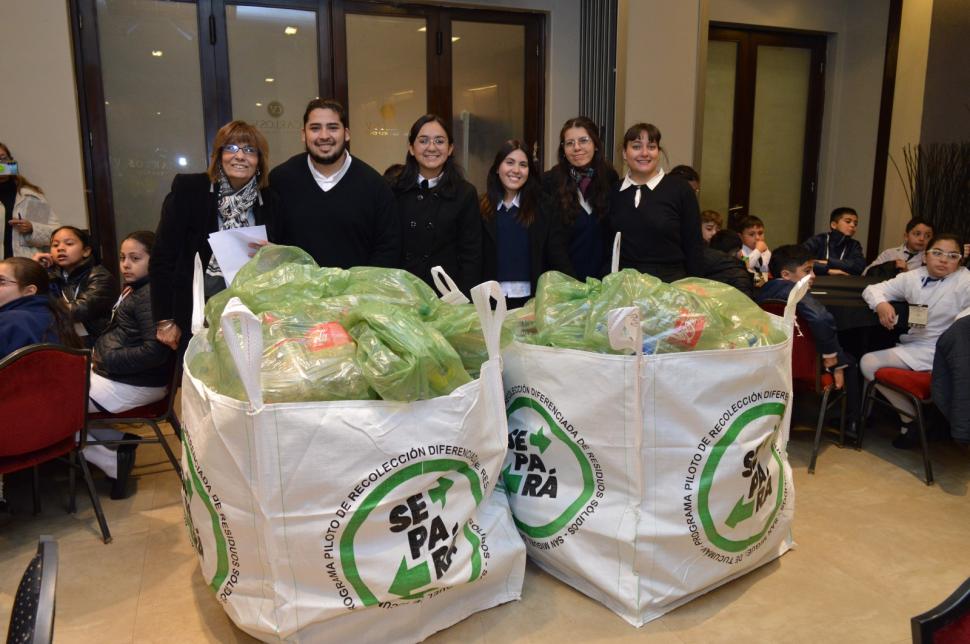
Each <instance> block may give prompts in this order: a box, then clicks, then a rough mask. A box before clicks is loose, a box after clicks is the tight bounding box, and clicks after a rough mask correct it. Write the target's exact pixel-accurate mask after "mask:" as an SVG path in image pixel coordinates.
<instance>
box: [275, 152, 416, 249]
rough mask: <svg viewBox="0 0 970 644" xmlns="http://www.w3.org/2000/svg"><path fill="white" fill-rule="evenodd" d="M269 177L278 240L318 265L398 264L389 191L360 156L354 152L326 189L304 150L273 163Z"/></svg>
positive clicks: (396, 230)
mask: <svg viewBox="0 0 970 644" xmlns="http://www.w3.org/2000/svg"><path fill="white" fill-rule="evenodd" d="M269 182H270V187H271V188H272V189H273V190H274V191H275V192H276V193H277V194H278V196H279V211H278V213H277V215H276V219H277V221H276V225H275V226H274V229H275V231H276V233H275V238H276V239H275V240H274V241H276V242H277V243H279V244H285V245H290V246H299V247H300V248H302V249H303V250H305V251H306V252H308V253H309V254H310V255H312V256H313V259H314V260H315V261H316V262H317V264H319V265H320V266H335V267H339V268H350V267H351V266H384V267H389V268H396V267H398V266H400V262H401V233H400V224H399V223H398V220H397V210H396V207H395V204H394V195H393V193H392V192H391V188H390V187H389V186H388V185H387V182H386V181H384V179H383V177H381V175H379V174H378V173H377V172H376V171H375V170H374V169H373V168H371V167H370V166H369V165H367V164H366V163H364V162H363V161H361V160H360V159H358V158H356V157H353V159H352V161H351V164H350V167H349V168H348V169H347V173H346V174H345V175H344V176H343V177H342V178H341V179H340V181H339V182H338V183H337V185H335V186H334V187H333V188H331V189H330V190H329V191H327V192H324V191H323V190H321V189H320V186H319V185H317V182H316V181H315V180H314V178H313V175H311V174H310V167H309V165H308V164H307V155H306V153H302V154H297V155H295V156H293V157H291V158H290V159H288V160H287V161H284V162H283V163H282V164H280V165H278V166H276V167H275V168H273V171H272V172H270V174H269Z"/></svg>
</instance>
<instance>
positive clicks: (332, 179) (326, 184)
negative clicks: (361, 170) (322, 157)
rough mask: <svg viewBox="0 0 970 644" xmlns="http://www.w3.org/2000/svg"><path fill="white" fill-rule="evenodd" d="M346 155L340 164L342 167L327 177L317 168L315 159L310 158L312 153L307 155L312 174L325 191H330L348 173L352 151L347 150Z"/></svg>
mask: <svg viewBox="0 0 970 644" xmlns="http://www.w3.org/2000/svg"><path fill="white" fill-rule="evenodd" d="M344 156H345V158H344V164H343V165H342V166H340V169H339V170H337V171H336V172H334V173H333V174H332V175H330V176H329V177H327V176H324V175H323V173H321V172H320V171H319V170H317V168H316V166H314V165H313V159H311V158H310V155H309V154H308V155H306V162H307V165H309V166H310V175H312V176H313V180H314V181H316V182H317V185H318V186H320V189H321V190H323V191H324V192H330V190H331V189H332V188H333V187H334V186H335V185H337V183H338V182H339V181H340V180H341V179H343V178H344V175H345V174H347V170H348V169H349V168H350V161H351V159H350V152H347V151H346V150H345V151H344Z"/></svg>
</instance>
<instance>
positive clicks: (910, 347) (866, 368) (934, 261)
mask: <svg viewBox="0 0 970 644" xmlns="http://www.w3.org/2000/svg"><path fill="white" fill-rule="evenodd" d="M962 249H963V245H962V244H961V242H960V239H959V238H958V237H957V236H956V235H951V234H948V233H944V234H940V235H937V236H936V237H934V238H933V240H932V241H931V242H930V243H929V245H928V248H927V251H926V266H923V267H922V268H918V269H916V270H911V271H906V272H905V273H900V274H899V275H897V276H896V277H894V278H893V279H891V280H888V281H885V282H880V283H879V284H873V285H871V286H869V287H867V288H866V290H864V291H863V292H862V297H863V299H865V301H866V304H868V305H869V308H871V309H872V310H873V311H875V312H876V314H877V315H878V316H879V323H880V324H882V325H883V326H884V327H886V328H887V329H892V328H893V327H894V326H895V325H896V312H895V310H894V309H893V307H892V305H891V304H890V302H891V301H902V300H905V301H906V302H907V303H908V304H909V331H908V332H907V333H905V334H904V335H903V336H901V337H900V339H899V344H897V345H896V346H895V347H893V348H891V349H884V350H882V351H873V352H872V353H867V354H866V355H864V356H862V362H861V364H860V367H861V368H862V375H863V376H864V377H865V378H866V379H867V380H872V379H873V378H874V377H875V374H876V371H877V370H879V369H881V368H882V367H895V368H898V369H912V370H913V371H929V370H931V369H932V368H933V356H934V353H935V352H936V340H937V338H939V337H940V335H941V334H942V333H943V332H944V331H946V330H947V329H948V328H949V327H950V325H951V324H953V322H954V320H956V319H957V318H959V317H962V316H963V315H966V314H968V313H970V271H967V269H965V268H963V267H962V266H960V260H961V259H962V257H963V253H962ZM879 391H880V392H881V393H882V394H883V395H884V396H885V397H886V399H887V400H889V402H891V403H892V404H893V405H894V406H895V407H897V408H899V409H902V410H905V411H907V412H910V413H915V411H916V410H914V409H912V405H911V404H910V403H909V402H908V401H907V400H906V398H905V397H903V396H901V395H900V394H897V393H895V392H893V391H889V390H886V389H883V388H880V389H879ZM900 420H901V421H902V425H901V427H900V431H901V435H900V436H899V437H897V438H896V440H894V441H893V446H894V447H899V448H901V449H906V448H909V447H914V446H915V445H916V444H917V440H918V437H917V436H916V432H910V431H908V427H907V426H906V425H905V422H906V421H905V419H904V418H903V416H902V415H900Z"/></svg>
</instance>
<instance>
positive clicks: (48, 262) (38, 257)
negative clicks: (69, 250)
mask: <svg viewBox="0 0 970 644" xmlns="http://www.w3.org/2000/svg"><path fill="white" fill-rule="evenodd" d="M31 259H32V260H34V261H35V262H37V263H38V264H40V265H41V266H43V267H44V268H50V267H51V266H53V265H54V258H53V257H51V254H50V253H34V254H33V256H32V257H31Z"/></svg>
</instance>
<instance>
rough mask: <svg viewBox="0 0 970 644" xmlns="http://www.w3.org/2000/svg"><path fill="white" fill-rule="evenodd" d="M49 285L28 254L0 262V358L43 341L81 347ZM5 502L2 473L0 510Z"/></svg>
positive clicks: (4, 507)
mask: <svg viewBox="0 0 970 644" xmlns="http://www.w3.org/2000/svg"><path fill="white" fill-rule="evenodd" d="M49 288H50V280H49V279H48V277H47V271H45V270H44V268H43V267H42V266H41V265H40V264H38V263H37V262H35V261H33V260H30V259H27V258H26V257H8V258H7V259H5V260H3V261H0V359H3V358H5V357H6V356H8V355H9V354H11V353H13V352H14V351H16V350H17V349H22V348H23V347H26V346H28V345H31V344H40V343H43V342H52V343H55V344H64V345H67V346H69V347H73V348H75V349H79V348H81V340H80V339H79V338H78V337H77V334H75V333H74V327H73V326H72V325H71V321H70V315H69V314H68V312H67V310H66V309H65V308H64V305H63V303H62V302H61V301H60V299H58V298H54V297H51V295H50V290H49ZM6 505H7V502H6V500H5V499H4V498H3V476H2V475H0V513H4V512H6Z"/></svg>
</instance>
